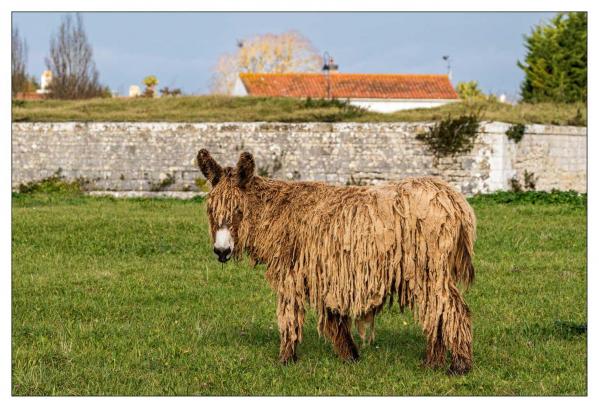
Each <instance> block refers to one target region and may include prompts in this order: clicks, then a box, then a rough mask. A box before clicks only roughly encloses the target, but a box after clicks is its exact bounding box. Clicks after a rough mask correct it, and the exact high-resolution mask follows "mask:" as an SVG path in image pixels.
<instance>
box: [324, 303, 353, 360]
mask: <svg viewBox="0 0 599 408" xmlns="http://www.w3.org/2000/svg"><path fill="white" fill-rule="evenodd" d="M326 313H327V316H326V323H325V326H324V334H325V335H326V336H327V337H328V338H329V339H331V341H332V342H333V348H334V349H335V353H337V355H338V356H339V357H340V358H341V359H343V360H345V361H356V360H358V358H359V357H360V355H359V354H358V348H357V347H356V344H355V343H354V340H353V338H352V335H351V319H350V318H349V317H347V316H341V315H339V314H338V313H335V312H332V311H330V310H329V309H327V311H326Z"/></svg>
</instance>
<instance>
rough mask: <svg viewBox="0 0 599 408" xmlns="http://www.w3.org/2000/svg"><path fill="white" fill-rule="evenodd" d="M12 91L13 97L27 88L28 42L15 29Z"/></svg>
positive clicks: (12, 35) (13, 32) (12, 54)
mask: <svg viewBox="0 0 599 408" xmlns="http://www.w3.org/2000/svg"><path fill="white" fill-rule="evenodd" d="M10 56H11V65H10V68H11V69H10V73H11V91H12V96H15V94H16V93H17V92H24V91H25V90H26V88H27V84H28V80H27V42H26V41H25V40H24V39H23V38H21V36H20V35H19V29H18V28H16V27H13V29H12V33H11V52H10Z"/></svg>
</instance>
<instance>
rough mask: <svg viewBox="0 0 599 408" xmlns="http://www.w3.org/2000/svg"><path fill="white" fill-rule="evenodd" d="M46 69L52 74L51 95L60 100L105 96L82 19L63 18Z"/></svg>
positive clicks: (78, 16)
mask: <svg viewBox="0 0 599 408" xmlns="http://www.w3.org/2000/svg"><path fill="white" fill-rule="evenodd" d="M46 66H47V67H48V69H49V70H50V71H52V82H51V83H50V86H49V88H50V93H51V96H52V97H53V98H58V99H85V98H93V97H101V96H106V89H107V88H106V87H103V86H102V85H100V83H99V82H98V70H97V69H96V64H95V63H94V60H93V50H92V47H91V45H90V44H89V42H88V41H87V35H86V34H85V30H84V28H83V19H82V18H81V15H80V14H77V15H76V18H75V21H74V22H73V19H72V18H71V15H69V14H67V15H66V16H65V17H63V19H62V22H61V24H60V27H59V28H58V33H57V34H56V35H55V36H54V37H52V38H51V39H50V55H49V57H47V58H46Z"/></svg>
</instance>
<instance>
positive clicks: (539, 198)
mask: <svg viewBox="0 0 599 408" xmlns="http://www.w3.org/2000/svg"><path fill="white" fill-rule="evenodd" d="M468 201H469V202H470V203H471V204H488V203H494V204H567V205H572V206H576V207H586V205H587V195H586V193H578V192H576V191H572V190H569V191H558V190H552V191H551V192H547V191H520V192H515V191H498V192H495V193H492V194H476V195H474V196H472V197H470V198H469V199H468Z"/></svg>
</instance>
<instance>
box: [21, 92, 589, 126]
mask: <svg viewBox="0 0 599 408" xmlns="http://www.w3.org/2000/svg"><path fill="white" fill-rule="evenodd" d="M480 107H483V108H484V111H483V117H482V119H483V120H488V121H500V122H509V123H542V124H554V125H576V126H586V121H587V108H586V106H585V105H583V104H552V103H543V104H518V105H516V106H512V105H509V104H502V103H498V102H474V103H455V104H449V105H444V106H441V107H438V108H432V109H414V110H407V111H400V112H397V113H391V114H383V113H375V112H367V111H363V110H360V109H357V108H355V107H351V106H350V107H348V106H346V104H344V103H343V102H341V101H322V100H312V101H309V100H300V99H293V98H261V97H227V96H187V97H166V98H157V99H147V98H133V99H129V98H113V99H110V98H108V99H90V100H78V101H72V100H69V101H61V100H46V101H13V109H12V119H13V121H15V122H66V121H82V122H98V121H110V122H129V121H132V122H144V121H146V122H148V121H152V122H153V121H165V122H262V121H264V122H418V121H436V120H440V119H444V118H446V117H447V115H448V114H451V115H462V114H465V113H469V112H472V111H476V110H478V108H480Z"/></svg>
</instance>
